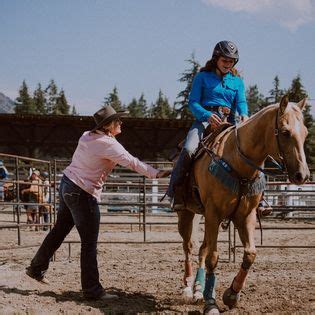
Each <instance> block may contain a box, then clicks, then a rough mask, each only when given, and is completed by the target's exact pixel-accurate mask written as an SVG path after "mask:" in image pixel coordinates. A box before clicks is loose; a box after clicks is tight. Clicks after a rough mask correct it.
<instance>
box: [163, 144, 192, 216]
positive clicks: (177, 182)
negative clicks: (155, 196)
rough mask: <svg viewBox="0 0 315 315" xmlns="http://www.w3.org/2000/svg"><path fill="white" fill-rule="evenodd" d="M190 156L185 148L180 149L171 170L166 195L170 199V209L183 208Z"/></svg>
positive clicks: (190, 161)
mask: <svg viewBox="0 0 315 315" xmlns="http://www.w3.org/2000/svg"><path fill="white" fill-rule="evenodd" d="M191 163H192V158H191V156H190V154H189V152H188V151H187V150H186V149H182V151H181V153H180V155H179V157H178V159H177V162H176V165H175V167H174V169H173V171H172V175H171V179H170V183H169V186H168V190H167V193H166V194H167V195H168V196H169V197H170V198H171V199H172V209H173V210H179V209H183V208H185V178H186V176H187V175H188V173H189V170H190V167H191Z"/></svg>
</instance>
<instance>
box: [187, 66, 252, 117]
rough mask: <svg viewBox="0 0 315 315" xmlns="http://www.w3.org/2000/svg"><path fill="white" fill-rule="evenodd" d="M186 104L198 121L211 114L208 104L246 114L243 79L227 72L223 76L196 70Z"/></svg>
mask: <svg viewBox="0 0 315 315" xmlns="http://www.w3.org/2000/svg"><path fill="white" fill-rule="evenodd" d="M188 106H189V108H190V110H191V112H192V114H193V115H194V117H195V118H196V119H197V120H198V121H201V122H203V121H207V120H208V118H209V117H210V116H211V115H212V112H211V111H210V110H207V109H206V108H207V107H208V106H227V107H229V108H230V109H231V110H232V111H233V112H236V111H237V112H238V114H239V115H241V116H243V115H248V106H247V102H246V97H245V87H244V82H243V80H242V79H241V78H240V77H238V76H234V75H233V74H232V73H230V72H228V73H227V74H226V75H225V76H224V77H223V78H222V77H220V76H218V75H217V74H216V73H215V72H206V71H205V72H198V73H197V74H196V76H195V78H194V80H193V84H192V88H191V91H190V94H189V103H188Z"/></svg>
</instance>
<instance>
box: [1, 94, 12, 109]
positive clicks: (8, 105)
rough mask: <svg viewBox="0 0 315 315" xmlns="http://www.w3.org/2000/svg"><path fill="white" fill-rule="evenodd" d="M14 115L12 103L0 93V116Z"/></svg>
mask: <svg viewBox="0 0 315 315" xmlns="http://www.w3.org/2000/svg"><path fill="white" fill-rule="evenodd" d="M11 113H14V102H13V101H12V100H11V99H10V98H9V97H7V96H5V95H4V94H3V93H1V92H0V114H11Z"/></svg>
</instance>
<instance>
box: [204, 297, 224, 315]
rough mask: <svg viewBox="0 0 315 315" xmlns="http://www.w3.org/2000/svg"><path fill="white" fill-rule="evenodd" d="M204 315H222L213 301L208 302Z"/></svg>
mask: <svg viewBox="0 0 315 315" xmlns="http://www.w3.org/2000/svg"><path fill="white" fill-rule="evenodd" d="M203 314H204V315H210V314H220V311H219V308H218V305H217V303H216V302H215V300H213V299H212V300H211V301H210V302H206V305H205V307H204V309H203Z"/></svg>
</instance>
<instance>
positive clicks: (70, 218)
mask: <svg viewBox="0 0 315 315" xmlns="http://www.w3.org/2000/svg"><path fill="white" fill-rule="evenodd" d="M59 197H60V204H59V210H58V214H57V221H56V224H55V226H54V227H53V229H52V230H51V231H50V232H49V233H48V235H47V236H46V238H45V240H44V242H43V243H42V245H41V246H40V248H39V250H38V251H37V253H36V255H35V257H34V258H33V260H32V262H31V266H30V267H31V270H32V272H33V273H34V274H35V275H38V276H43V275H44V274H45V272H46V271H47V269H48V265H49V261H50V259H51V257H52V256H53V254H54V252H55V251H56V250H57V249H58V248H59V247H60V245H61V244H62V242H63V240H64V239H65V237H66V236H67V235H68V234H69V232H70V231H71V229H72V228H73V226H74V225H75V226H76V228H77V230H78V232H79V235H80V239H81V260H80V262H81V284H82V290H83V294H84V296H85V297H87V298H97V297H99V296H100V295H102V293H103V292H104V289H103V287H102V285H101V284H100V282H99V273H98V267H97V258H96V255H97V254H96V247H97V239H98V233H99V224H100V211H99V207H98V204H97V200H96V198H95V197H93V196H92V195H90V194H89V193H87V192H85V191H84V190H82V189H81V188H80V187H78V186H77V185H75V184H74V183H73V182H72V181H71V180H70V179H69V178H67V177H66V176H63V178H62V180H61V183H60V190H59Z"/></svg>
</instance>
